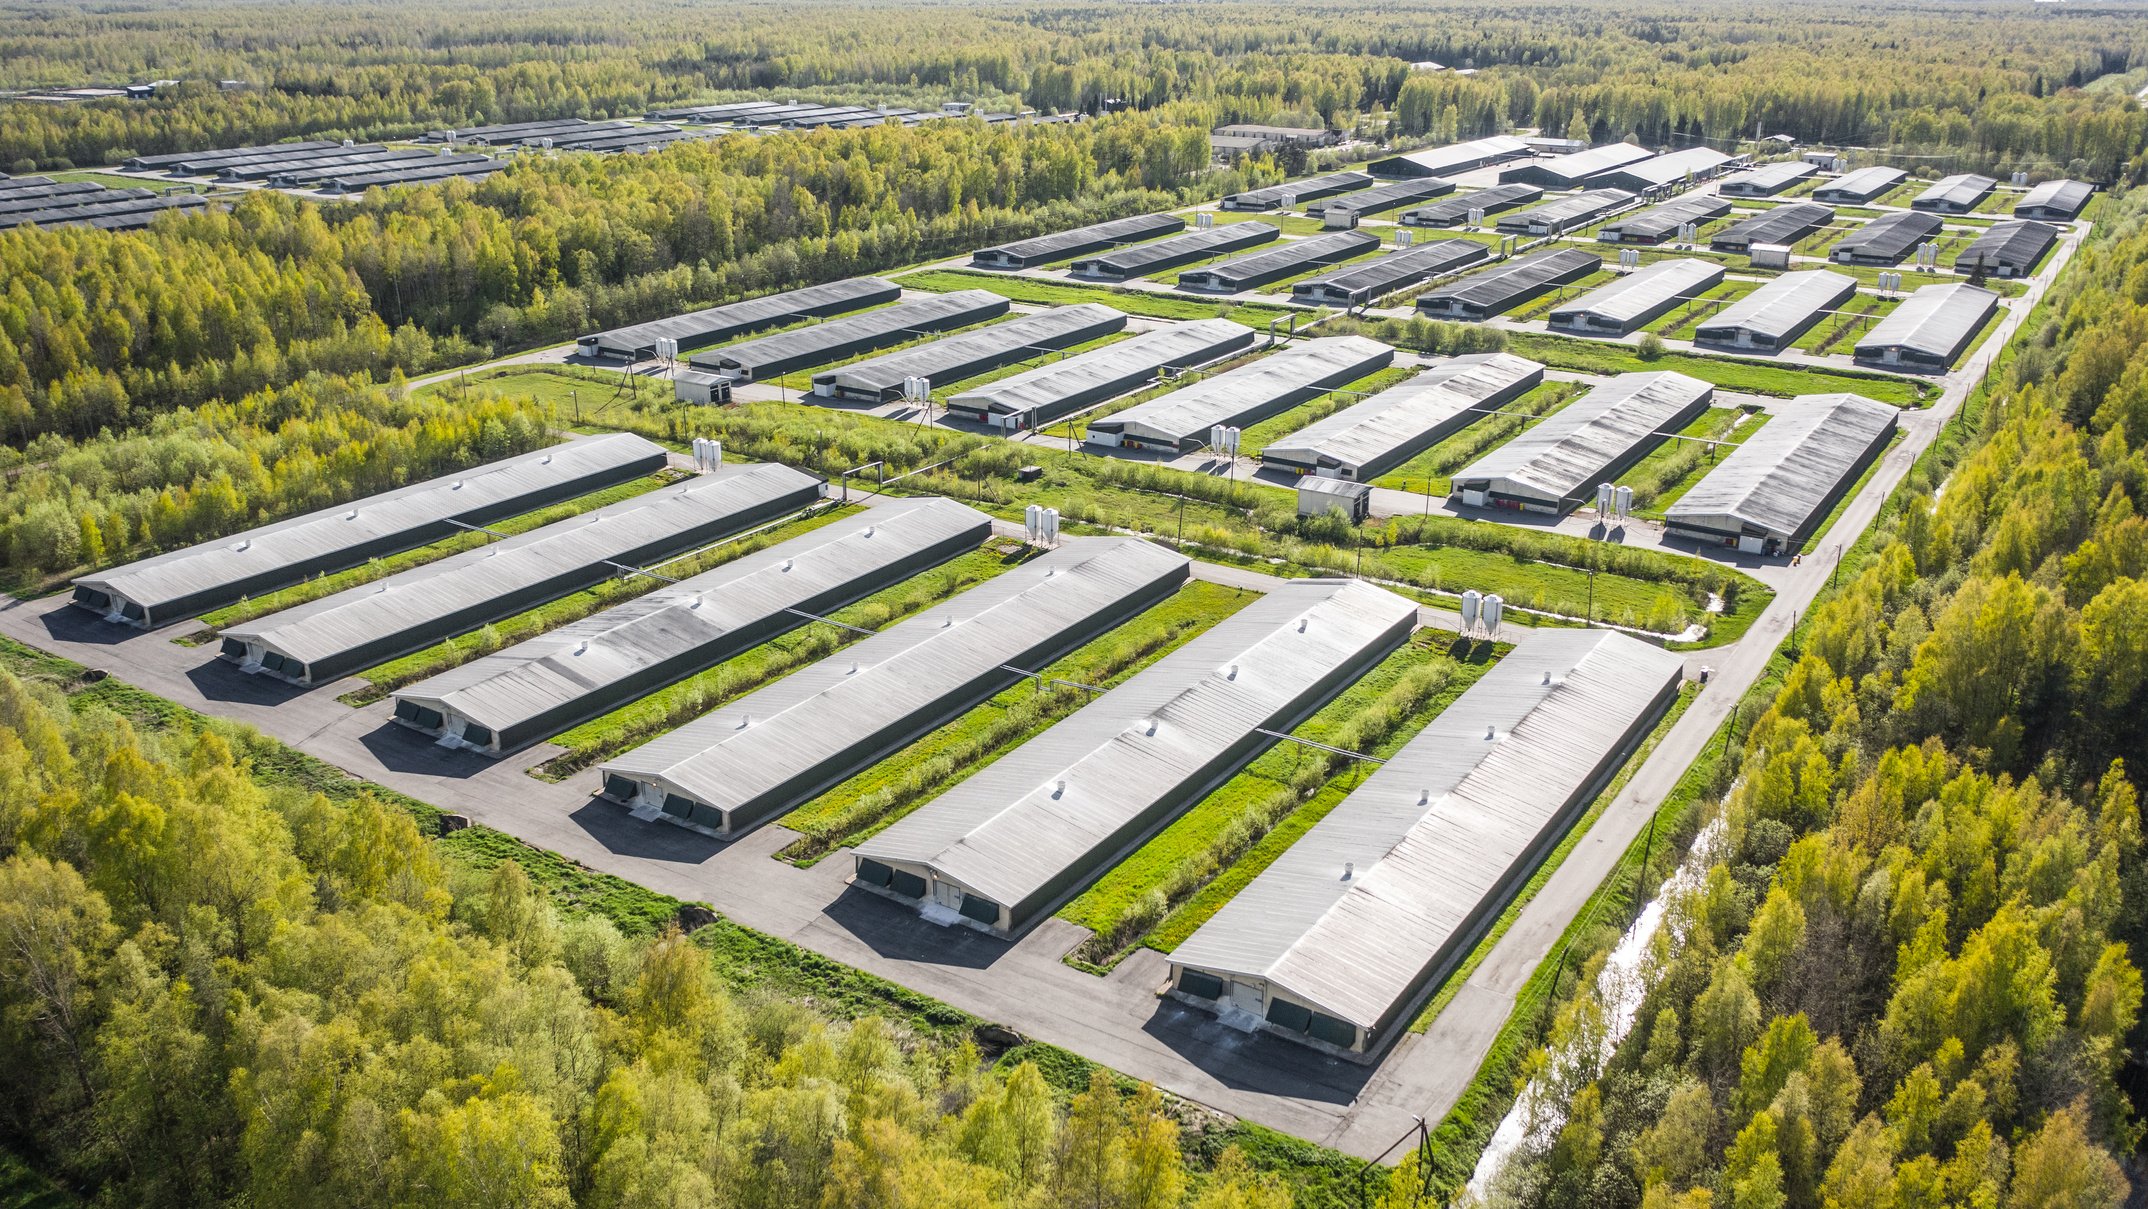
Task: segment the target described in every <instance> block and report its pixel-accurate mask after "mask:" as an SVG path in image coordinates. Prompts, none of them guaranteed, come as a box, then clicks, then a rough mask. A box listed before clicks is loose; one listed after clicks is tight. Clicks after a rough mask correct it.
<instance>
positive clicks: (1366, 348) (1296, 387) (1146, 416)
mask: <svg viewBox="0 0 2148 1209" xmlns="http://www.w3.org/2000/svg"><path fill="white" fill-rule="evenodd" d="M1394 360H1395V350H1394V349H1392V348H1389V347H1388V346H1386V345H1384V344H1381V343H1380V342H1379V341H1377V340H1367V339H1366V338H1365V337H1363V336H1329V337H1325V338H1322V339H1318V340H1305V341H1301V342H1299V343H1297V344H1293V345H1290V346H1289V347H1287V348H1285V349H1283V350H1282V351H1281V352H1279V353H1275V354H1272V355H1270V356H1266V357H1262V358H1260V359H1258V360H1256V361H1251V362H1248V363H1247V364H1245V365H1241V366H1239V367H1237V368H1236V369H1230V370H1225V371H1224V372H1222V373H1220V374H1216V375H1214V376H1212V377H1208V378H1203V379H1202V380H1201V381H1199V382H1196V383H1194V384H1193V385H1191V386H1188V387H1185V388H1183V389H1181V390H1174V391H1172V392H1171V393H1170V394H1167V395H1159V396H1158V397H1156V398H1154V399H1150V400H1149V401H1148V402H1146V403H1137V404H1135V405H1134V406H1132V407H1129V408H1127V409H1126V410H1125V411H1122V412H1119V413H1117V414H1116V415H1111V416H1106V417H1105V418H1103V419H1101V420H1095V421H1092V422H1091V423H1090V425H1089V431H1091V432H1115V433H1119V434H1121V435H1124V436H1129V437H1134V438H1137V439H1140V440H1144V441H1150V442H1161V441H1175V442H1178V443H1181V444H1183V443H1185V442H1187V441H1192V440H1197V439H1199V438H1202V437H1205V436H1207V435H1208V430H1209V429H1211V428H1213V427H1215V426H1216V425H1218V424H1240V423H1247V422H1250V421H1248V420H1247V419H1246V417H1264V416H1268V415H1272V414H1274V413H1275V412H1277V411H1280V410H1282V409H1283V408H1285V407H1289V406H1291V405H1292V404H1295V403H1299V402H1303V401H1304V400H1306V399H1309V398H1311V397H1313V396H1314V395H1316V394H1319V393H1320V392H1321V391H1324V390H1328V389H1330V388H1333V387H1337V386H1341V385H1342V384H1343V383H1345V382H1354V381H1356V380H1357V379H1359V378H1362V377H1364V376H1365V375H1366V374H1369V373H1372V372H1374V371H1376V370H1380V369H1384V368H1386V367H1387V366H1389V365H1391V364H1393V363H1394Z"/></svg>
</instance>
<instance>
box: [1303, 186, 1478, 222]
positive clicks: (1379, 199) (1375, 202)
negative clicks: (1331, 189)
mask: <svg viewBox="0 0 2148 1209" xmlns="http://www.w3.org/2000/svg"><path fill="white" fill-rule="evenodd" d="M1452 192H1454V182H1453V181H1448V180H1438V179H1436V178H1425V177H1419V178H1417V179H1415V180H1406V181H1395V182H1393V183H1390V184H1385V185H1375V186H1373V187H1372V188H1370V189H1367V190H1365V191H1364V192H1362V193H1346V194H1343V195H1342V196H1339V197H1331V198H1326V199H1324V200H1321V201H1316V202H1314V203H1313V204H1311V205H1309V206H1307V207H1305V212H1306V214H1308V215H1310V216H1311V217H1313V218H1325V217H1327V214H1328V211H1330V210H1348V211H1349V212H1350V213H1352V214H1385V213H1386V212H1387V211H1389V210H1393V209H1397V208H1399V207H1402V206H1407V205H1409V204H1410V203H1412V202H1423V201H1431V200H1432V199H1433V198H1435V197H1443V196H1445V195H1447V194H1449V193H1452Z"/></svg>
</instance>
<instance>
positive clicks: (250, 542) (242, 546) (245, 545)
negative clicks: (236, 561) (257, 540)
mask: <svg viewBox="0 0 2148 1209" xmlns="http://www.w3.org/2000/svg"><path fill="white" fill-rule="evenodd" d="M253 548H254V539H252V538H250V537H249V538H247V539H246V540H245V541H242V542H240V543H239V544H238V545H236V546H233V547H232V549H234V550H238V551H242V552H243V551H246V550H251V549H253Z"/></svg>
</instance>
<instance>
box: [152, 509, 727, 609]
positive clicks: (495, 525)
mask: <svg viewBox="0 0 2148 1209" xmlns="http://www.w3.org/2000/svg"><path fill="white" fill-rule="evenodd" d="M685 477H687V476H686V475H685V474H684V473H683V472H675V471H670V470H660V471H657V472H656V473H655V474H651V475H644V476H643V477H641V478H638V479H632V480H629V481H628V482H624V483H619V484H616V485H614V486H611V487H606V488H604V489H603V490H601V491H593V492H590V493H589V494H588V495H583V496H577V497H575V498H574V499H571V500H566V501H564V502H562V503H557V504H552V505H549V506H547V507H543V508H539V509H537V510H536V511H534V512H525V513H523V514H521V515H520V516H511V517H508V518H507V519H505V520H498V521H493V522H492V523H490V524H488V525H487V526H485V527H486V528H487V529H490V530H492V531H493V532H494V533H499V534H504V535H507V536H513V535H514V534H517V533H527V532H529V531H530V530H532V529H538V528H542V527H543V526H545V525H549V524H552V523H553V522H555V521H563V520H566V519H568V518H569V517H574V516H580V515H581V514H582V513H585V512H589V511H593V510H595V509H597V508H602V507H604V506H605V505H606V504H616V503H618V502H619V501H621V500H627V499H632V498H634V497H635V496H637V495H641V494H642V493H644V492H648V491H654V490H656V489H657V488H658V487H662V486H663V485H665V484H666V483H676V482H678V481H679V480H680V479H683V478H685ZM496 540H498V539H497V538H493V537H489V536H487V535H485V534H482V533H458V534H456V535H455V536H454V537H450V538H446V539H444V540H442V541H437V542H433V543H432V544H431V545H426V546H419V547H417V548H416V549H414V550H405V551H403V552H402V553H400V554H391V555H388V556H387V557H385V558H375V559H371V560H369V561H367V562H364V563H361V564H360V565H358V566H355V567H350V568H348V569H345V570H342V571H336V572H333V573H330V574H327V575H318V576H315V577H314V578H312V579H309V580H307V581H306V582H304V583H299V584H293V585H291V586H290V587H288V588H284V589H282V590H281V591H276V592H268V593H265V594H263V595H260V596H251V597H248V598H246V599H244V600H240V601H237V602H235V603H233V604H229V605H226V606H224V607H223V608H221V609H218V610H216V611H215V612H212V613H206V614H203V616H202V619H201V620H202V623H203V624H204V625H206V626H207V627H208V629H209V630H220V629H223V628H224V627H226V626H233V625H237V624H239V623H240V622H243V621H252V620H253V619H255V618H256V617H266V616H268V615H269V614H271V613H274V612H278V611H280V610H283V609H288V608H292V607H294V606H296V605H302V604H305V603H307V602H308V601H314V600H319V599H321V598H322V597H324V596H332V595H334V594H335V593H337V592H341V591H343V590H344V589H346V588H355V587H357V586H358V585H359V584H365V583H371V582H373V581H374V580H376V579H384V578H386V577H388V576H390V575H393V574H395V573H396V572H398V571H408V570H410V569H411V568H412V567H422V566H424V565H425V564H426V563H429V562H434V561H437V560H439V559H442V558H446V557H447V556H448V555H450V554H460V553H462V552H464V551H466V550H475V549H478V548H480V547H482V546H486V545H489V544H491V543H492V542H494V541H496ZM209 637H210V635H209V633H208V632H207V631H193V632H190V633H188V634H187V635H185V636H184V639H183V640H184V641H187V642H204V641H207V640H208V638H209Z"/></svg>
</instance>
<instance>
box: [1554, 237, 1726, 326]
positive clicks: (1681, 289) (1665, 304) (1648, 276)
mask: <svg viewBox="0 0 2148 1209" xmlns="http://www.w3.org/2000/svg"><path fill="white" fill-rule="evenodd" d="M1721 284H1723V266H1722V265H1719V264H1716V263H1715V262H1713V261H1708V260H1699V259H1695V258H1692V257H1683V256H1681V257H1675V258H1672V259H1669V260H1659V261H1657V262H1655V263H1654V264H1650V265H1643V266H1642V267H1641V268H1638V269H1636V270H1634V271H1633V272H1631V273H1628V274H1627V275H1626V276H1624V277H1621V278H1619V279H1618V280H1617V281H1612V282H1608V283H1606V284H1604V285H1600V286H1597V287H1596V288H1595V289H1593V290H1590V291H1589V292H1588V293H1586V294H1583V295H1581V296H1580V297H1579V298H1575V299H1573V300H1572V301H1570V302H1562V303H1560V304H1559V305H1557V306H1555V307H1553V308H1551V316H1550V327H1551V330H1553V331H1555V332H1566V333H1569V334H1572V335H1577V336H1624V335H1626V334H1628V333H1630V332H1634V331H1637V330H1639V329H1640V328H1642V327H1645V326H1646V325H1647V324H1649V323H1650V322H1651V321H1653V320H1656V319H1658V318H1661V317H1662V316H1664V315H1667V314H1669V313H1670V312H1671V308H1673V307H1675V306H1677V305H1678V304H1679V303H1681V302H1684V301H1686V300H1687V299H1689V298H1695V297H1698V296H1700V295H1701V294H1705V293H1707V292H1708V291H1709V290H1712V289H1714V288H1715V287H1717V286H1719V285H1721Z"/></svg>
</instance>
